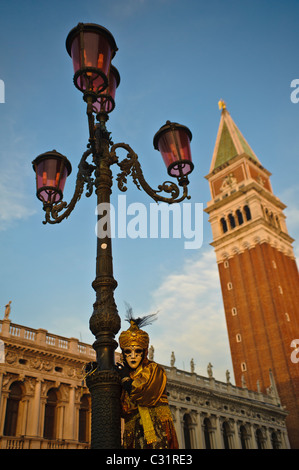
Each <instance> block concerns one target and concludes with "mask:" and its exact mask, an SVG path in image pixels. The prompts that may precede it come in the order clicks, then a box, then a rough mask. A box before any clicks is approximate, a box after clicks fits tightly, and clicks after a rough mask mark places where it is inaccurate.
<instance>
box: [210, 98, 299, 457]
mask: <svg viewBox="0 0 299 470" xmlns="http://www.w3.org/2000/svg"><path fill="white" fill-rule="evenodd" d="M220 107H221V108H222V113H221V119H220V125H219V129H218V134H217V139H216V144H215V149H214V154H213V158H212V163H211V167H210V172H209V174H208V175H207V176H206V178H207V179H208V181H209V185H210V192H211V197H212V199H211V201H210V202H209V203H208V204H207V208H206V209H205V210H206V212H207V213H208V214H209V221H210V223H211V228H212V233H213V242H212V243H211V245H212V246H213V247H214V249H215V253H216V259H217V264H218V270H219V276H220V282H221V289H222V296H223V303H224V310H225V315H226V323H227V329H228V336H229V343H230V349H231V356H232V362H233V367H234V375H235V382H236V384H237V386H241V385H242V381H244V382H245V383H246V386H247V387H248V389H250V390H257V388H258V387H259V388H260V389H261V391H262V392H264V393H265V392H266V390H267V388H268V387H269V385H270V384H269V369H271V370H272V372H273V376H274V379H275V383H276V386H277V389H278V395H279V396H280V399H281V402H282V404H283V405H284V406H285V407H286V409H287V410H288V411H289V415H288V418H287V427H288V431H289V438H290V442H291V447H293V448H299V426H298V423H299V364H298V363H294V362H292V360H291V352H292V349H291V344H292V342H293V340H294V339H296V338H298V335H299V277H298V269H297V264H296V260H295V256H294V252H293V247H292V243H293V241H294V240H293V239H292V238H291V237H290V235H289V234H288V231H287V226H286V221H285V219H286V217H285V215H284V213H283V210H284V209H285V207H286V206H285V205H284V204H283V203H282V202H281V201H280V200H279V199H278V198H277V197H276V196H275V194H274V193H273V190H272V187H271V183H270V175H271V174H270V172H269V171H268V170H266V169H265V168H264V167H263V166H262V164H261V163H260V161H259V159H258V157H257V156H256V155H255V153H254V152H253V150H252V148H251V147H250V146H249V144H248V142H247V141H246V140H245V138H244V136H243V135H242V134H241V132H240V130H239V129H238V127H237V126H236V124H235V123H234V121H233V120H232V118H231V116H230V114H229V112H228V110H227V109H226V106H225V103H223V102H220Z"/></svg>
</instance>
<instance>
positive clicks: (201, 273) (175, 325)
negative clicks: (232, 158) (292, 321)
mask: <svg viewBox="0 0 299 470" xmlns="http://www.w3.org/2000/svg"><path fill="white" fill-rule="evenodd" d="M78 22H92V23H98V24H100V25H102V26H104V27H106V28H107V29H108V30H109V31H111V33H112V34H113V36H114V38H115V40H116V43H117V46H118V48H119V50H118V52H117V54H116V57H115V59H114V60H113V63H114V65H115V66H116V67H117V69H118V70H119V73H120V76H121V83H120V86H119V88H118V90H117V94H116V108H115V110H114V112H113V113H112V114H111V115H110V119H109V121H108V129H109V130H110V131H111V132H112V139H113V141H114V142H115V143H116V142H126V143H128V144H129V145H131V147H132V148H133V149H134V150H135V152H136V153H137V154H138V155H139V159H140V162H141V165H142V168H143V172H144V175H145V178H146V179H147V181H148V182H149V183H150V184H151V185H152V186H153V187H154V188H156V187H157V186H158V185H159V184H161V183H162V182H163V181H165V180H168V179H169V177H168V175H167V173H166V169H165V167H164V164H163V162H162V159H161V157H160V154H159V153H158V152H157V151H155V150H154V148H153V144H152V141H153V136H154V134H155V133H156V132H157V130H158V129H159V128H160V127H161V126H162V125H163V124H164V123H165V122H166V120H168V119H169V120H171V121H175V122H179V123H181V124H184V125H186V126H188V127H189V128H190V130H191V132H192V134H193V139H192V155H193V161H194V164H195V170H194V172H193V173H192V175H191V176H190V185H189V190H190V194H191V197H192V199H191V201H192V203H193V204H195V203H203V205H204V207H205V206H206V204H207V201H209V200H210V194H209V187H208V182H207V181H206V180H205V178H204V176H205V175H207V174H208V172H209V168H210V162H211V158H212V154H213V148H214V144H215V139H216V134H217V129H218V125H219V120H220V111H219V109H218V100H219V99H220V98H223V99H224V100H225V101H226V103H227V108H228V110H229V111H230V113H231V115H232V118H233V119H234V121H235V122H236V124H237V125H238V127H239V128H240V130H241V131H242V133H243V134H244V136H245V137H246V139H247V140H248V141H249V143H250V145H251V147H252V148H253V150H254V151H255V153H256V154H257V156H258V158H259V159H260V161H261V163H262V164H263V166H264V167H265V168H267V169H268V170H269V171H271V173H272V175H273V176H272V177H271V182H272V186H273V190H274V192H275V194H276V195H277V196H278V197H279V198H280V199H281V200H282V201H283V202H284V203H285V204H287V206H288V208H287V209H286V211H285V214H286V216H287V225H288V229H289V233H290V235H291V236H293V237H294V238H295V239H296V240H297V239H299V210H298V203H297V201H298V199H299V189H298V168H299V158H298V157H299V133H298V123H299V103H294V102H292V101H291V93H292V91H293V89H292V88H291V82H292V80H294V79H299V61H298V47H297V45H298V31H299V3H298V2H297V1H291V0H287V1H285V2H281V1H276V0H258V1H257V0H251V1H247V0H242V1H240V0H239V1H232V0H226V1H220V0H218V1H216V0H210V1H209V2H207V1H202V0H185V1H184V2H183V1H181V0H127V1H124V0H110V1H109V2H107V1H102V0H86V1H85V2H82V1H77V0H72V1H70V0H60V1H59V2H58V1H56V0H53V1H52V2H48V1H44V0H39V1H33V0H27V1H26V2H20V1H16V0H10V1H9V2H6V1H4V0H1V1H0V80H2V81H3V82H4V84H5V96H4V98H5V100H2V101H5V102H4V103H0V174H1V179H0V256H1V258H0V259H1V270H0V308H2V312H3V315H4V306H5V304H6V303H7V302H8V301H9V300H12V311H11V320H12V321H13V322H14V323H17V324H22V325H27V326H30V327H32V328H45V329H47V330H48V331H50V332H52V333H56V334H59V335H62V336H69V337H71V336H73V337H77V338H79V339H81V340H82V341H84V342H90V343H91V342H93V336H92V334H91V333H90V331H89V318H90V315H91V313H92V305H93V302H94V299H95V298H94V291H93V289H92V287H91V283H92V281H93V280H94V277H95V253H96V236H95V224H96V216H95V209H96V202H95V198H94V197H93V198H86V197H85V196H82V199H81V200H80V201H79V203H78V204H77V206H76V208H75V211H74V212H73V213H72V214H71V216H70V217H69V219H67V220H65V221H63V222H62V223H61V224H58V225H54V226H49V225H46V226H45V225H43V224H42V220H43V215H44V213H43V210H42V207H41V203H40V202H39V201H38V200H37V199H36V197H35V179H34V172H33V170H32V166H31V162H32V160H33V159H34V158H35V157H36V156H37V155H39V154H41V153H43V152H45V151H48V150H53V149H56V150H57V151H59V152H61V153H63V154H64V155H66V156H67V157H68V158H69V160H70V161H71V163H72V166H73V172H72V174H71V175H70V177H69V178H68V181H67V183H66V188H65V193H64V194H65V197H64V199H65V200H66V201H69V200H70V199H71V197H72V194H73V190H74V186H75V178H76V168H77V164H78V162H79V159H80V157H81V155H82V153H83V152H84V150H85V148H86V144H87V140H88V126H87V120H86V115H85V105H84V102H83V100H82V96H81V94H80V92H79V91H78V90H77V89H76V88H75V87H74V86H73V82H72V80H73V68H72V62H71V59H70V57H69V56H68V54H67V52H66V49H65V39H66V36H67V34H68V32H69V31H70V30H71V29H72V28H73V27H74V26H76V25H77V23H78ZM298 96H299V94H298ZM0 98H1V97H0ZM0 101H1V99H0ZM116 174H117V171H116V170H114V176H116ZM121 194H123V193H121ZM125 194H126V197H127V199H126V202H127V205H129V204H132V203H136V202H141V203H143V204H145V205H146V207H147V208H149V207H150V206H149V204H150V203H151V202H153V201H152V200H151V199H150V198H149V196H147V195H146V194H145V193H143V192H140V191H138V189H137V188H136V187H135V185H134V184H133V182H132V181H130V180H129V181H128V191H127V193H125ZM118 195H120V192H119V191H118V189H117V187H116V185H115V184H114V191H113V197H112V203H114V204H115V205H117V200H118ZM211 241H212V233H211V229H210V226H209V222H208V216H207V214H204V216H203V244H202V246H201V248H199V249H197V250H186V249H185V248H184V240H183V239H171V238H170V239H162V238H158V239H150V238H149V237H148V238H144V239H130V238H128V237H127V238H125V239H117V238H116V239H115V240H113V259H114V276H115V278H116V280H117V281H118V287H117V289H116V291H115V298H116V302H117V305H118V310H119V314H120V316H121V317H122V318H123V317H124V315H125V302H128V303H130V304H131V306H132V307H133V310H134V312H136V314H137V315H143V314H146V313H153V312H155V311H157V310H159V319H158V321H157V322H156V323H155V324H153V325H152V326H151V327H149V329H148V331H149V333H150V335H151V338H152V344H153V345H154V347H155V359H156V360H157V361H159V362H161V363H164V364H169V363H170V355H171V352H172V351H174V352H175V356H176V366H177V367H178V368H182V369H185V370H190V360H191V358H194V361H195V364H196V365H195V370H196V372H197V373H199V374H202V375H206V367H207V364H208V363H209V362H211V363H212V364H213V366H214V376H215V377H216V378H217V379H219V380H225V371H226V369H230V370H231V372H232V366H231V360H230V352H229V346H228V340H227V333H226V327H225V319H224V311H223V305H222V299H221V293H220V283H219V279H218V272H217V266H216V258H215V254H214V252H213V249H212V247H211V246H210V242H211ZM294 249H295V252H296V253H297V254H298V242H297V241H296V242H295V244H294ZM1 306H2V307H1ZM123 326H124V327H125V328H127V326H128V325H127V323H125V322H123ZM232 375H233V374H232Z"/></svg>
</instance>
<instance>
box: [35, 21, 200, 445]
mask: <svg viewBox="0 0 299 470" xmlns="http://www.w3.org/2000/svg"><path fill="white" fill-rule="evenodd" d="M66 48H67V51H68V53H69V54H70V55H71V57H72V59H73V65H74V72H75V74H74V84H75V86H76V87H77V88H78V89H79V90H80V91H81V92H82V93H83V99H84V101H85V102H86V103H87V116H88V123H89V142H88V145H87V150H86V151H85V152H84V153H83V155H82V158H81V160H80V162H79V165H78V173H77V179H76V186H75V191H74V195H73V197H72V199H71V201H70V202H69V204H67V203H66V202H65V201H63V189H64V184H65V180H66V177H67V176H68V175H69V174H70V172H71V165H70V163H69V161H68V160H67V158H66V157H64V156H63V155H61V154H59V153H58V152H56V151H55V150H53V151H52V152H46V153H44V154H42V155H40V156H39V157H37V158H36V159H35V160H34V161H33V167H34V170H35V172H36V182H37V197H38V198H39V199H40V200H41V201H42V202H43V208H44V210H45V220H44V222H43V223H44V224H46V223H50V224H56V223H60V222H61V221H62V220H63V219H65V218H67V217H68V216H69V215H70V213H71V212H72V210H73V209H74V207H75V205H76V203H77V202H78V200H79V199H80V197H81V195H82V193H83V191H84V186H85V187H86V196H88V197H89V196H91V194H92V193H93V190H94V191H95V193H96V196H97V204H101V203H106V204H107V203H108V204H109V203H110V195H111V191H112V190H111V188H112V172H111V169H110V167H111V166H112V165H114V164H116V165H118V166H119V168H120V172H119V173H118V175H117V178H116V179H117V182H118V188H119V189H120V190H121V191H126V190H127V187H126V183H127V177H128V176H129V175H131V176H132V179H133V182H134V183H135V184H136V186H137V187H138V189H141V188H142V189H143V190H144V191H145V192H146V193H147V194H149V195H150V196H151V197H152V198H153V199H154V200H155V201H156V202H159V201H162V202H168V203H170V204H172V203H177V202H180V201H183V200H184V199H185V198H188V199H189V198H190V196H188V190H187V186H188V184H189V181H188V177H187V175H188V174H189V173H191V171H192V170H193V163H192V159H191V152H190V141H191V139H192V135H191V132H190V130H189V129H188V128H187V127H185V126H182V125H180V124H176V123H171V122H170V121H167V122H166V124H165V125H164V126H162V127H161V129H160V130H159V131H158V132H157V134H156V135H155V137H154V148H155V149H158V150H159V151H160V152H161V154H162V157H163V159H164V162H165V164H166V166H167V171H168V174H169V175H170V176H175V177H176V178H177V180H178V185H179V186H177V185H176V184H175V183H174V182H171V181H166V182H164V183H163V184H161V185H160V186H158V189H156V190H155V189H152V188H151V186H150V185H149V184H148V183H147V182H146V180H145V178H144V176H143V173H142V169H141V166H140V163H139V160H138V156H137V154H136V153H135V152H134V151H133V150H132V148H131V147H130V146H129V145H128V144H125V143H117V144H113V142H112V141H111V138H110V132H108V131H107V128H106V122H107V120H108V113H110V112H111V111H112V110H113V109H114V106H115V101H114V99H115V91H116V88H117V86H118V85H119V82H120V78H119V73H118V71H117V69H116V68H115V67H113V65H111V60H112V58H113V57H114V55H115V53H116V51H117V46H116V43H115V40H114V38H113V36H112V35H111V33H110V32H109V31H107V30H106V29H105V28H103V27H101V26H98V25H94V24H82V23H79V24H78V26H77V27H76V28H74V29H72V31H71V32H70V33H69V35H68V37H67V40H66ZM95 118H96V120H97V121H98V122H96V121H95ZM119 148H122V149H125V150H126V151H127V157H126V158H123V159H122V160H120V159H119V157H118V156H117V150H118V149H119ZM88 157H90V158H91V160H92V161H91V162H90V163H89V162H88V161H87V159H88ZM180 187H181V188H182V190H181V189H180ZM163 192H164V193H165V194H164V195H163ZM106 207H107V206H106ZM103 216H104V215H99V216H98V218H99V220H100V219H101V217H103ZM105 217H106V214H105ZM92 286H93V288H94V290H95V292H96V301H95V303H94V310H93V313H92V315H91V318H90V330H91V332H92V333H93V334H94V336H95V338H96V340H95V342H94V344H93V347H94V349H95V351H96V354H97V361H96V362H97V365H96V369H93V371H92V374H90V375H89V376H88V377H87V378H86V382H87V386H88V388H89V390H90V393H91V398H92V432H91V447H92V448H97V449H117V448H120V446H121V442H120V429H121V428H120V393H121V384H120V381H119V375H118V373H117V372H116V371H115V367H114V365H115V363H114V353H115V349H116V348H117V342H116V341H115V339H114V338H115V335H116V334H117V333H118V332H119V330H120V317H119V315H118V311H117V307H116V304H115V301H114V289H115V288H116V286H117V282H116V281H115V279H114V277H113V262H112V247H111V238H110V237H108V236H107V234H105V235H104V234H99V235H98V239H97V258H96V278H95V280H94V282H93V283H92Z"/></svg>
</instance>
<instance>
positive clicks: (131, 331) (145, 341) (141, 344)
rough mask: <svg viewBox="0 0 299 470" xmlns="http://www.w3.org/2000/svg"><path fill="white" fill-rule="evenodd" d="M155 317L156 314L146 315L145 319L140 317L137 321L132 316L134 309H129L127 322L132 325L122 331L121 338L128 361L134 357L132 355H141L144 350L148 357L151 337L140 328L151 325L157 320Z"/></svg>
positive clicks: (122, 347)
mask: <svg viewBox="0 0 299 470" xmlns="http://www.w3.org/2000/svg"><path fill="white" fill-rule="evenodd" d="M154 317H156V314H151V315H146V316H144V317H139V318H136V319H135V318H133V315H132V308H131V307H127V317H126V320H127V321H128V322H129V323H130V327H129V328H128V329H127V330H126V331H122V332H121V334H120V336H119V345H120V347H121V349H122V350H123V354H124V357H125V358H126V359H127V358H130V357H131V356H132V353H133V355H136V353H137V351H138V353H139V352H140V350H143V351H144V352H145V354H144V357H146V354H147V349H148V345H149V335H148V334H147V332H146V331H143V330H141V329H140V326H145V325H149V324H151V323H152V321H153V320H154V319H155V318H154ZM133 351H134V352H133ZM143 351H142V352H143ZM126 352H127V354H126ZM138 353H137V354H138ZM130 354H131V356H130ZM141 360H142V356H141ZM140 362H141V361H140Z"/></svg>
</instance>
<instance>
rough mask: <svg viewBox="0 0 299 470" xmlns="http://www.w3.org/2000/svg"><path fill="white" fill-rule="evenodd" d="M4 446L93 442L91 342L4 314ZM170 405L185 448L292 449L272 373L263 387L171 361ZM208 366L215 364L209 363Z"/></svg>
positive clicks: (0, 398) (0, 324)
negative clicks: (87, 373)
mask: <svg viewBox="0 0 299 470" xmlns="http://www.w3.org/2000/svg"><path fill="white" fill-rule="evenodd" d="M0 344H1V345H2V347H3V348H2V352H3V354H2V356H1V358H2V359H1V360H0V448H1V449H25V448H26V449H57V448H59V449H84V448H89V446H90V444H89V443H90V429H91V402H90V395H89V391H88V389H87V388H86V386H85V383H84V366H85V364H86V363H88V362H91V361H94V360H95V352H94V350H93V349H92V347H91V346H90V345H88V344H85V343H82V342H79V341H78V340H77V339H75V338H65V337H61V336H57V335H55V334H50V333H48V332H47V331H46V330H43V329H37V330H35V329H32V328H28V327H25V326H22V325H16V324H13V323H11V321H10V319H9V318H5V319H4V320H2V321H0ZM163 367H164V368H165V370H166V374H167V378H168V385H167V393H168V398H169V405H170V408H171V411H172V414H173V418H174V423H175V427H176V431H177V435H178V441H179V445H180V448H186V449H191V448H192V449H224V448H230V449H241V448H244V449H247V448H249V449H256V448H261V449H273V448H279V449H287V448H289V440H288V435H287V429H286V424H285V421H286V416H287V412H286V411H285V409H284V408H283V407H282V406H281V402H280V399H279V396H278V394H277V390H276V387H275V383H274V379H273V376H272V374H271V372H270V373H269V380H270V383H271V387H270V388H269V389H268V392H267V393H266V394H263V393H261V391H258V392H254V391H250V390H248V388H247V387H246V385H245V384H243V386H242V387H235V386H233V385H232V384H231V383H230V380H229V377H227V382H226V383H223V382H220V381H217V380H215V379H214V377H213V376H212V372H211V371H210V372H209V374H208V377H203V376H200V375H198V374H196V373H195V372H194V371H192V372H186V371H182V370H179V369H177V368H176V367H174V364H173V365H172V366H169V367H168V366H163ZM210 370H211V369H210Z"/></svg>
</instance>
